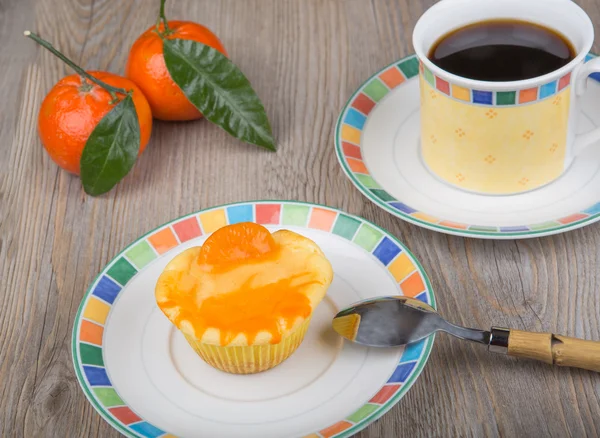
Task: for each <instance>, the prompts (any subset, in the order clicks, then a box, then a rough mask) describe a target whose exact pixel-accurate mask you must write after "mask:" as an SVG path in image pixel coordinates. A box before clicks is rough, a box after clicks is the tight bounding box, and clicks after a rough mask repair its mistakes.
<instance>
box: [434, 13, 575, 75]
mask: <svg viewBox="0 0 600 438" xmlns="http://www.w3.org/2000/svg"><path fill="white" fill-rule="evenodd" d="M575 55H576V53H575V50H574V48H573V46H572V44H571V43H570V42H569V41H568V40H567V39H566V38H565V37H564V36H562V35H561V34H559V33H558V32H556V31H553V30H551V29H549V28H546V27H543V26H540V25H537V24H533V23H529V22H526V21H515V20H493V21H482V22H479V23H474V24H470V25H468V26H465V27H462V28H460V29H458V30H454V31H452V32H450V33H448V34H446V35H444V36H443V37H442V38H440V39H439V40H438V41H437V42H436V43H435V44H434V45H433V47H432V48H431V50H430V52H429V56H428V58H429V59H430V60H431V61H432V62H433V63H434V64H435V65H437V66H438V67H440V68H441V69H443V70H445V71H447V72H449V73H453V74H455V75H458V76H462V77H465V78H469V79H476V80H481V81H493V82H497V81H518V80H524V79H531V78H535V77H538V76H542V75H545V74H547V73H551V72H553V71H555V70H558V69H559V68H561V67H563V66H564V65H566V64H568V63H569V62H570V61H571V60H572V59H573V58H574V57H575Z"/></svg>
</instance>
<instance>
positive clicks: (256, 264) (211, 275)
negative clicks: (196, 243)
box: [155, 222, 333, 346]
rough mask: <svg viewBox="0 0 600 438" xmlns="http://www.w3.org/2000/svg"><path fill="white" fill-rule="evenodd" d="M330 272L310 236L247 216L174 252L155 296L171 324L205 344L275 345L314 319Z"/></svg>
mask: <svg viewBox="0 0 600 438" xmlns="http://www.w3.org/2000/svg"><path fill="white" fill-rule="evenodd" d="M332 278H333V271H332V268H331V264H330V263H329V261H328V260H327V259H326V258H325V255H324V254H323V252H322V251H321V249H320V248H319V247H318V246H317V245H316V244H315V243H314V242H313V241H312V240H310V239H308V238H306V237H303V236H301V235H299V234H296V233H294V232H292V231H288V230H279V231H276V232H274V233H273V234H271V233H270V232H269V230H267V229H266V228H265V227H263V226H262V225H258V224H254V223H246V222H245V223H239V224H234V225H228V226H226V227H223V228H221V229H219V230H217V231H216V232H214V233H213V234H212V235H211V236H210V237H209V238H208V239H207V240H206V242H205V243H204V245H203V246H202V247H193V248H190V249H188V250H186V251H184V252H182V253H181V254H179V255H178V256H176V257H175V258H174V259H173V260H172V261H171V262H170V263H169V264H168V265H167V267H166V268H165V270H164V271H163V273H162V274H161V276H160V277H159V279H158V282H157V285H156V291H155V294H156V301H157V304H158V306H159V307H160V309H161V310H162V311H163V313H164V314H165V315H166V316H167V317H168V318H169V319H170V320H171V322H172V323H173V324H174V325H175V326H177V327H178V328H179V329H180V330H181V331H182V332H183V333H184V334H186V335H188V336H191V337H193V338H195V339H197V340H199V341H201V342H203V343H207V344H213V345H220V346H247V345H262V344H277V343H279V342H281V340H282V338H283V337H285V336H286V335H288V334H290V333H291V332H292V331H293V330H294V329H295V328H297V327H299V326H300V325H302V323H303V322H304V321H306V320H307V319H309V318H310V317H311V315H312V312H313V311H314V309H315V308H316V306H317V305H318V304H319V302H320V301H321V300H322V299H323V297H324V295H325V293H326V291H327V288H328V287H329V285H330V284H331V280H332Z"/></svg>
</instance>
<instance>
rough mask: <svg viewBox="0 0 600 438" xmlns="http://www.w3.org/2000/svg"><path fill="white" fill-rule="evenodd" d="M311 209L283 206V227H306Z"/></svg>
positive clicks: (290, 205)
mask: <svg viewBox="0 0 600 438" xmlns="http://www.w3.org/2000/svg"><path fill="white" fill-rule="evenodd" d="M309 213H310V207H308V206H306V205H292V204H286V205H284V206H283V214H282V216H281V217H282V219H281V225H298V226H305V225H306V224H307V222H308V215H309Z"/></svg>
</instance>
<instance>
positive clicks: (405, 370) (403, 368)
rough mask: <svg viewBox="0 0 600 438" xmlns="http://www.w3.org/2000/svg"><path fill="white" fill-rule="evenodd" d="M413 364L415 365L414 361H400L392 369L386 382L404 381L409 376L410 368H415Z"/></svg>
mask: <svg viewBox="0 0 600 438" xmlns="http://www.w3.org/2000/svg"><path fill="white" fill-rule="evenodd" d="M415 365H417V363H416V362H408V363H401V364H400V365H398V367H397V368H396V369H395V370H394V373H393V374H392V377H390V378H389V380H388V381H387V382H388V383H404V381H405V380H406V379H407V378H408V376H410V373H411V372H412V370H413V369H414V368H415Z"/></svg>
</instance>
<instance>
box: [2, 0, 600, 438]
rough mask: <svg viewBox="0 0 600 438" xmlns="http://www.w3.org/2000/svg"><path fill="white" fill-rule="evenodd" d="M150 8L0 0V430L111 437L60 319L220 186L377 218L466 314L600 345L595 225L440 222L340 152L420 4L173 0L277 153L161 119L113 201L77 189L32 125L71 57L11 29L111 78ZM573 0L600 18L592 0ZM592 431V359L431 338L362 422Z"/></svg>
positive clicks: (525, 432) (382, 430) (597, 387)
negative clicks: (236, 79) (453, 227)
mask: <svg viewBox="0 0 600 438" xmlns="http://www.w3.org/2000/svg"><path fill="white" fill-rule="evenodd" d="M157 3H158V2H157V0H0V42H1V44H0V68H1V69H2V71H1V73H0V96H1V98H2V105H1V107H0V171H1V173H0V304H1V305H0V436H2V437H27V438H29V437H102V438H104V437H117V436H118V433H117V432H116V431H115V430H113V429H112V428H111V427H110V426H109V425H108V424H107V423H106V422H104V420H102V419H101V418H100V416H99V415H98V414H97V413H96V412H95V411H94V409H93V408H92V406H91V405H90V404H89V403H88V402H87V401H86V399H85V397H84V395H83V392H82V391H81V390H80V389H79V386H78V384H77V381H76V378H75V375H74V372H73V366H72V363H71V354H70V339H71V329H72V323H73V319H74V317H75V312H76V309H77V306H78V304H79V302H80V300H81V298H82V296H83V294H84V291H85V290H86V288H87V286H88V285H89V283H90V282H91V281H92V279H93V278H94V276H95V275H96V274H97V273H98V271H99V270H100V269H101V268H102V267H103V266H104V265H105V264H106V263H107V262H108V261H109V260H110V259H111V258H112V257H113V256H114V255H115V254H117V253H118V252H119V251H120V250H121V249H122V248H123V247H124V246H126V245H127V244H129V243H130V242H131V241H133V240H134V239H136V238H137V237H138V236H140V235H141V234H143V233H145V232H147V231H149V230H151V229H153V228H155V227H157V226H158V225H160V224H162V223H164V222H166V221H168V220H170V219H173V218H175V217H178V216H180V215H183V214H186V213H190V212H193V211H195V210H199V209H202V208H206V207H210V206H213V205H217V204H222V203H228V202H232V201H241V200H253V199H269V198H272V199H296V200H302V201H311V202H318V203H322V204H327V205H330V206H333V207H338V208H341V209H344V210H346V211H348V212H350V213H353V214H357V215H360V216H363V217H365V218H366V219H368V220H371V221H373V222H375V223H377V224H378V225H380V226H382V227H384V228H386V229H388V230H389V231H391V232H392V233H393V234H395V235H396V236H398V237H399V238H400V239H401V240H402V241H403V242H404V243H405V244H406V245H407V246H408V247H409V248H410V249H411V250H412V251H413V252H414V253H415V255H416V256H417V257H418V259H419V260H421V261H422V263H423V266H424V267H425V269H426V271H427V272H428V273H429V275H430V278H431V280H432V283H433V286H434V289H435V291H436V293H437V297H438V302H439V309H440V311H441V312H442V313H443V315H445V316H446V317H448V318H449V319H450V320H452V321H454V322H456V323H458V324H464V325H466V326H475V327H485V328H487V327H489V326H491V325H492V324H495V325H499V326H506V327H512V328H515V329H521V330H538V331H546V332H553V333H560V334H564V335H567V336H574V337H583V338H587V339H593V340H600V272H599V271H600V254H599V252H600V251H599V249H600V224H596V225H591V226H588V227H585V228H583V229H579V230H575V231H571V232H569V233H566V234H561V235H557V236H553V237H546V238H539V239H532V240H523V241H483V240H475V239H464V238H459V237H450V236H446V235H443V234H438V233H435V232H432V231H427V230H424V229H421V228H418V227H416V226H413V225H410V224H407V223H405V222H402V221H401V220H399V219H397V218H395V217H392V216H391V215H389V214H387V213H385V212H383V211H382V210H380V209H378V208H377V207H375V206H374V205H373V204H371V203H370V202H369V201H367V200H366V199H365V198H364V197H363V196H362V195H361V194H360V193H359V192H358V191H357V190H356V189H354V188H353V186H352V185H351V184H350V182H349V181H348V179H347V178H346V177H344V175H343V173H342V170H341V168H340V166H339V165H338V163H337V161H336V158H335V154H334V148H333V131H334V124H335V121H336V118H337V116H338V113H339V111H340V110H341V108H342V105H343V104H344V103H345V101H346V100H347V99H348V97H349V96H350V95H351V93H352V92H353V91H354V90H355V89H356V88H357V87H358V86H359V85H360V84H361V83H362V82H363V81H364V80H365V79H366V78H368V77H369V76H370V75H371V74H372V73H373V72H374V71H376V70H377V69H379V68H381V67H383V66H385V65H387V64H389V63H391V62H393V61H394V60H396V59H398V58H400V57H402V56H405V55H407V54H409V53H410V52H411V50H412V48H411V32H412V29H413V26H414V24H415V22H416V20H417V18H418V17H419V16H420V15H421V13H422V12H423V11H424V10H425V9H426V8H427V7H429V6H430V5H431V4H432V3H433V1H432V0H372V1H367V0H218V1H217V0H177V1H174V0H173V1H171V2H170V3H169V5H168V15H169V17H170V18H173V19H175V18H177V19H188V20H195V21H199V22H202V23H203V24H205V25H207V26H208V27H210V28H211V29H212V30H213V31H215V32H216V33H217V34H218V35H219V36H220V38H221V39H222V41H223V42H224V44H225V46H226V47H227V50H228V51H229V54H230V56H231V58H232V59H233V60H234V61H235V62H236V63H237V64H238V65H239V66H240V67H241V69H242V70H243V71H244V72H245V73H246V75H247V76H248V78H249V79H250V81H251V82H252V84H253V85H254V87H255V89H256V90H257V92H258V94H259V96H260V97H261V98H262V100H263V101H264V103H265V106H266V110H267V113H268V114H269V116H270V118H271V121H272V124H273V129H274V133H275V136H276V138H277V139H278V143H279V151H278V152H277V153H276V154H272V153H269V152H263V151H261V150H259V149H258V148H255V147H252V146H248V145H244V144H241V143H239V142H237V141H236V140H233V139H232V138H230V137H228V136H227V135H226V134H225V133H224V132H222V131H221V130H220V129H218V128H216V127H214V126H212V125H210V124H209V123H207V122H205V121H200V122H193V123H160V122H157V123H156V124H155V126H154V131H153V134H152V140H151V143H150V145H149V147H148V148H147V150H146V152H145V153H144V154H143V156H142V157H141V159H140V160H139V161H138V163H137V164H136V165H135V167H134V169H133V171H132V172H131V174H130V175H129V176H127V177H126V178H125V180H124V181H122V182H121V183H120V184H119V185H118V186H117V187H116V189H115V190H113V191H112V192H110V193H109V194H108V195H106V196H103V197H100V198H92V197H89V196H86V195H85V194H84V193H83V190H82V188H81V184H80V182H79V180H78V179H77V178H76V177H73V176H71V175H69V174H67V173H65V172H63V171H61V170H60V169H59V168H58V167H57V166H56V165H55V164H54V163H53V162H52V161H51V160H50V159H49V158H48V156H47V155H46V153H45V152H44V150H43V148H42V146H41V144H40V141H39V139H38V137H37V134H36V119H37V111H38V109H39V106H40V103H41V100H42V99H43V97H44V95H45V94H46V93H47V92H48V91H49V89H50V88H51V86H52V85H53V84H54V83H55V82H56V81H58V80H59V79H60V78H61V77H62V76H64V75H65V74H70V73H71V72H70V71H68V70H67V68H66V67H65V66H64V65H62V64H61V63H60V61H58V60H57V59H55V58H53V57H52V56H51V55H50V54H49V53H48V52H45V51H43V50H41V49H39V48H37V47H36V46H35V44H34V43H33V42H32V41H30V40H26V39H25V38H24V37H23V36H22V32H23V30H25V29H30V30H32V31H37V32H39V33H40V34H41V35H42V36H43V37H46V38H47V39H49V40H50V41H52V42H54V43H55V44H56V45H57V46H58V47H59V48H60V49H62V50H63V51H64V53H66V54H67V55H68V56H69V57H71V58H73V59H75V60H77V61H79V62H80V63H81V64H82V65H83V66H84V67H86V68H89V69H107V70H111V71H113V72H116V73H123V71H124V65H125V61H126V58H127V52H128V48H129V46H130V45H131V44H132V42H133V41H134V40H135V38H136V36H137V35H138V34H140V33H141V32H142V31H143V30H145V29H146V28H148V27H149V26H151V25H152V24H153V23H154V22H155V16H156V12H157ZM578 3H580V4H581V5H582V6H583V7H584V9H586V10H587V12H588V13H589V14H590V15H591V16H592V18H593V20H594V22H595V23H597V24H600V0H581V1H579V2H578ZM595 47H596V48H597V47H598V46H597V45H596V46H595ZM599 435H600V375H599V374H595V373H592V372H587V371H582V370H575V369H566V368H559V367H551V366H549V365H545V364H542V363H537V362H532V361H526V360H521V359H514V358H508V357H501V356H495V355H490V354H488V353H487V352H486V351H485V348H482V347H481V346H477V345H470V344H468V343H464V342H460V341H456V340H454V339H450V338H448V337H447V336H443V335H440V336H439V337H438V339H437V342H436V344H435V346H434V348H433V352H432V355H431V359H430V361H429V363H428V365H427V366H426V367H425V370H424V372H423V374H422V376H421V377H420V378H419V379H418V380H417V382H416V384H415V385H414V387H413V388H412V389H411V390H410V391H409V392H408V394H407V395H406V396H405V397H404V398H403V399H402V400H401V402H400V403H399V404H398V405H397V406H396V407H394V408H393V409H392V410H391V411H390V412H389V413H388V414H387V415H385V416H384V417H383V418H382V419H380V420H379V421H377V422H376V423H374V424H373V425H371V426H370V427H368V428H367V429H366V430H364V431H362V432H361V433H359V434H358V436H359V437H363V438H367V437H369V438H371V437H401V436H406V437H447V436H460V437H469V436H491V437H496V436H505V437H540V436H552V437H566V436H571V437H584V436H590V437H594V436H599Z"/></svg>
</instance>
